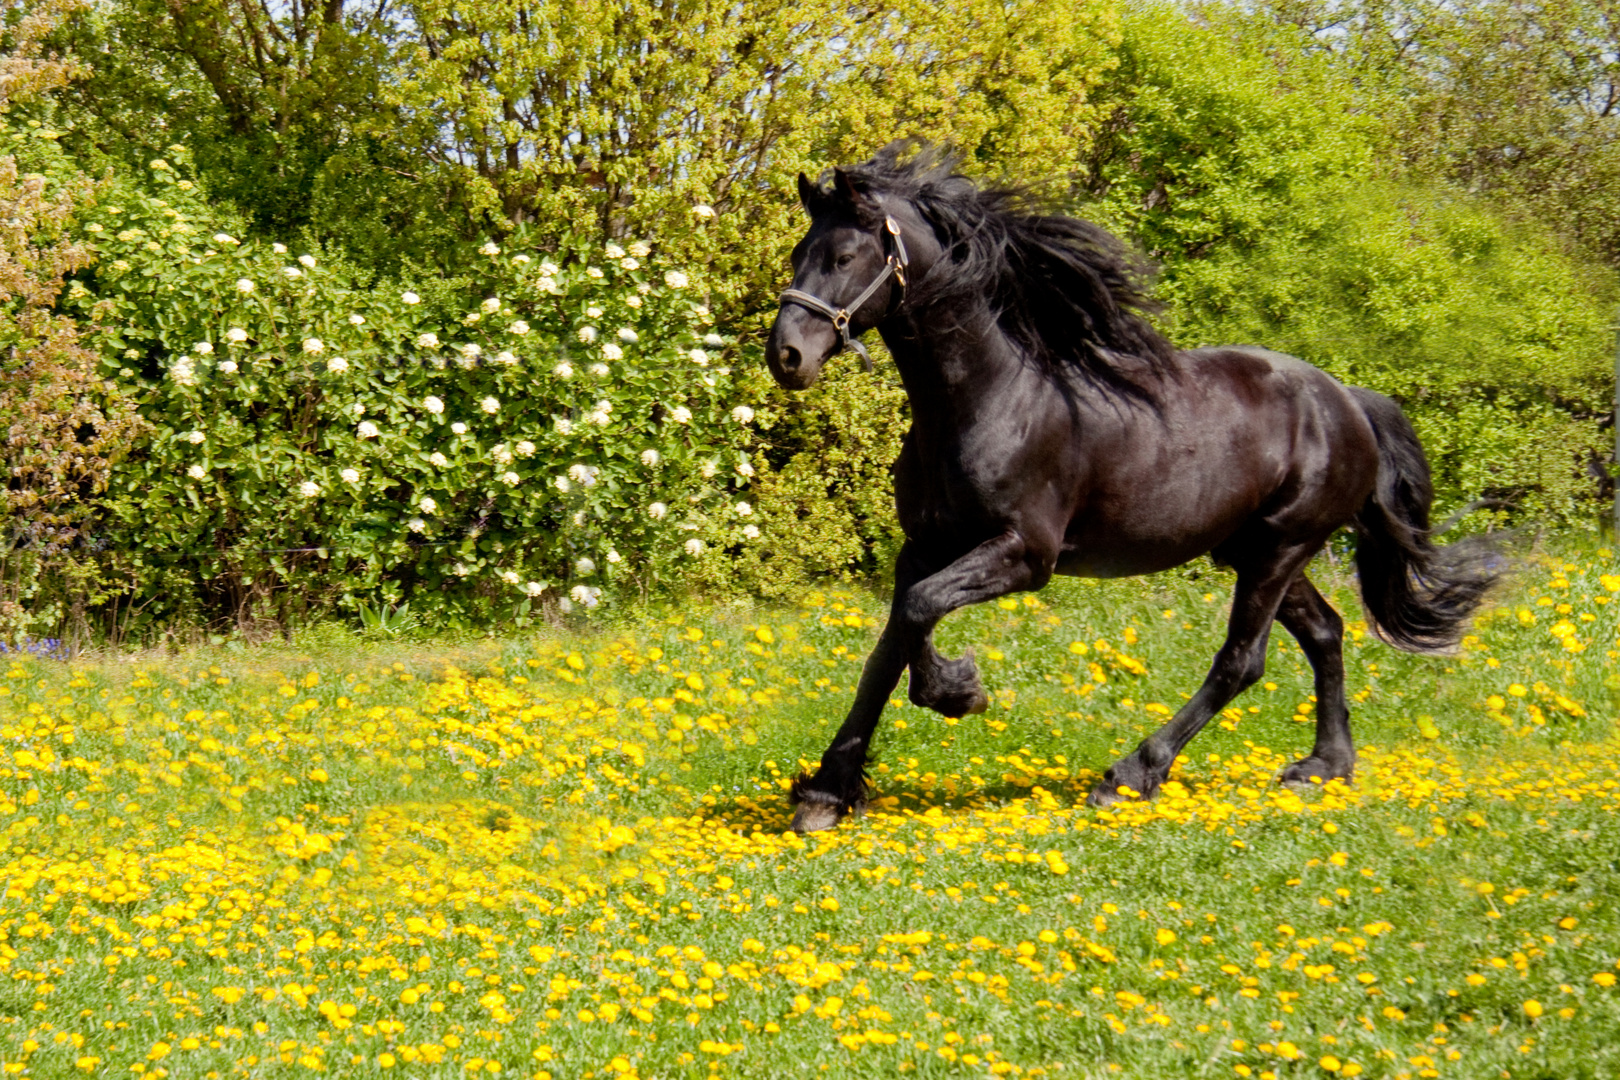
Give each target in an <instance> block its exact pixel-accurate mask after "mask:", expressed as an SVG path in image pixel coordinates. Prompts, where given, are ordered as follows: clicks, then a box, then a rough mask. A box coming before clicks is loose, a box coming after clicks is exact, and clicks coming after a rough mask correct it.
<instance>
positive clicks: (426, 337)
mask: <svg viewBox="0 0 1620 1080" xmlns="http://www.w3.org/2000/svg"><path fill="white" fill-rule="evenodd" d="M416 347H417V348H418V349H437V348H438V347H439V335H438V334H435V333H434V332H433V331H431V330H429V331H427V332H426V333H422V334H417V335H416Z"/></svg>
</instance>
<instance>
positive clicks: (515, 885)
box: [0, 543, 1620, 1080]
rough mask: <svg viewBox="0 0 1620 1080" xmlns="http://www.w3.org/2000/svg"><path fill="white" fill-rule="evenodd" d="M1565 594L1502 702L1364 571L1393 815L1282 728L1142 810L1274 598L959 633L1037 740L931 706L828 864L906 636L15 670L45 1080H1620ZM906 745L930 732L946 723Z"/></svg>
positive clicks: (22, 965)
mask: <svg viewBox="0 0 1620 1080" xmlns="http://www.w3.org/2000/svg"><path fill="white" fill-rule="evenodd" d="M1614 563H1615V560H1614V558H1613V556H1612V553H1611V552H1610V551H1608V550H1606V549H1598V548H1594V547H1591V546H1583V545H1580V544H1576V543H1571V544H1566V545H1565V546H1564V550H1563V554H1562V555H1558V554H1554V555H1546V554H1538V555H1533V556H1527V557H1526V558H1525V559H1524V561H1523V562H1522V563H1521V564H1520V565H1519V568H1518V570H1517V572H1516V574H1515V576H1514V577H1513V579H1512V580H1511V581H1510V582H1509V583H1508V584H1507V585H1506V586H1504V588H1503V590H1502V592H1501V594H1500V595H1499V596H1498V597H1497V598H1496V600H1495V601H1494V603H1493V605H1492V606H1491V607H1490V608H1488V609H1487V611H1486V613H1485V614H1484V615H1483V616H1482V617H1481V618H1480V619H1479V621H1478V623H1477V625H1476V626H1475V627H1474V630H1473V632H1472V633H1471V634H1470V635H1469V636H1468V637H1467V639H1466V640H1465V641H1464V643H1463V647H1462V649H1461V650H1460V651H1459V653H1458V654H1457V655H1454V656H1449V657H1414V656H1408V655H1405V654H1401V653H1397V652H1395V651H1394V650H1392V649H1390V648H1388V647H1386V646H1384V645H1382V644H1380V643H1378V642H1377V641H1376V640H1375V639H1374V638H1373V637H1372V636H1371V635H1369V634H1368V633H1367V630H1366V627H1365V625H1364V624H1363V623H1359V622H1355V621H1353V620H1354V619H1355V617H1356V616H1357V615H1358V613H1359V609H1358V608H1357V607H1356V605H1355V603H1354V601H1353V593H1352V590H1351V585H1350V580H1349V578H1348V576H1347V574H1346V573H1345V572H1344V570H1343V568H1342V567H1340V566H1337V565H1333V564H1329V563H1326V562H1324V563H1321V564H1319V566H1318V568H1317V571H1316V573H1317V576H1318V578H1319V579H1320V580H1321V581H1322V582H1323V585H1324V589H1325V591H1328V592H1329V593H1330V595H1331V596H1332V597H1333V598H1334V599H1335V602H1336V603H1337V604H1338V605H1339V606H1340V608H1341V610H1343V611H1345V613H1346V616H1347V620H1349V630H1348V632H1347V635H1346V650H1347V652H1346V660H1347V668H1348V670H1349V673H1350V676H1349V677H1350V684H1349V685H1350V689H1351V692H1352V695H1353V702H1352V708H1353V710H1354V711H1353V722H1354V724H1355V729H1356V735H1357V742H1358V745H1359V746H1360V748H1361V751H1362V758H1361V763H1360V767H1359V772H1358V775H1357V778H1356V781H1355V783H1354V784H1352V785H1349V786H1346V785H1341V784H1333V785H1329V786H1328V787H1326V788H1313V789H1309V790H1306V791H1303V792H1296V791H1292V790H1288V789H1283V788H1280V787H1278V786H1277V785H1276V784H1275V783H1274V779H1273V778H1274V777H1275V775H1276V773H1277V771H1278V769H1279V768H1280V767H1281V766H1282V765H1283V764H1284V763H1286V762H1287V761H1289V760H1292V759H1293V758H1295V757H1298V756H1300V755H1301V754H1302V753H1303V752H1304V751H1305V750H1307V749H1308V748H1309V745H1310V740H1311V725H1310V721H1311V712H1312V706H1313V703H1312V700H1311V693H1310V691H1311V683H1310V674H1309V670H1308V667H1307V666H1306V664H1305V661H1304V658H1303V656H1302V654H1301V653H1300V651H1299V650H1298V648H1297V647H1295V645H1294V643H1293V642H1292V641H1291V640H1290V639H1288V638H1287V637H1286V635H1284V634H1283V633H1282V632H1281V631H1280V630H1278V631H1277V633H1276V634H1275V635H1274V636H1273V639H1272V645H1271V653H1270V664H1269V668H1268V673H1267V677H1266V681H1265V682H1264V683H1263V685H1260V686H1256V687H1255V688H1253V689H1252V690H1250V691H1249V692H1247V693H1246V694H1244V695H1243V696H1242V697H1240V698H1239V699H1238V700H1237V701H1236V702H1235V703H1234V704H1233V705H1232V706H1231V707H1230V708H1228V709H1227V710H1226V711H1225V712H1224V713H1223V714H1222V715H1221V716H1220V717H1218V718H1217V722H1216V723H1212V724H1211V725H1210V727H1209V729H1208V730H1206V732H1205V733H1204V734H1203V735H1202V736H1201V737H1200V738H1198V739H1197V740H1196V741H1194V742H1193V743H1192V744H1191V746H1190V747H1189V750H1188V754H1187V756H1186V757H1185V758H1183V759H1182V760H1181V762H1180V763H1179V764H1178V767H1177V770H1176V772H1175V773H1174V774H1173V780H1174V782H1172V783H1171V784H1170V785H1168V786H1167V788H1166V789H1165V791H1164V793H1163V794H1162V795H1161V797H1160V798H1159V799H1158V800H1157V801H1155V802H1153V803H1152V804H1146V805H1130V806H1126V807H1123V808H1117V809H1116V810H1115V811H1113V812H1100V811H1093V810H1088V809H1086V808H1085V806H1084V800H1085V794H1086V792H1087V791H1088V790H1089V787H1090V785H1091V784H1092V783H1093V782H1094V781H1095V780H1096V779H1097V778H1098V776H1099V775H1100V773H1101V771H1102V770H1103V769H1104V768H1105V767H1106V766H1107V765H1108V764H1109V763H1110V762H1111V761H1112V760H1113V759H1114V758H1115V757H1116V756H1117V755H1118V754H1120V753H1121V752H1123V751H1125V750H1128V749H1129V748H1130V747H1131V746H1133V745H1134V744H1135V742H1136V741H1137V740H1139V739H1140V738H1141V737H1142V736H1143V735H1144V734H1145V733H1146V732H1147V731H1149V730H1150V729H1151V728H1152V727H1154V726H1155V725H1157V724H1158V723H1159V722H1160V721H1161V720H1162V718H1163V717H1164V716H1166V715H1167V714H1168V713H1169V712H1171V711H1173V709H1174V708H1175V706H1176V705H1178V704H1179V703H1180V701H1182V700H1183V698H1184V696H1185V695H1187V694H1189V693H1191V691H1192V690H1193V689H1194V688H1195V687H1196V685H1197V682H1198V680H1199V679H1200V678H1201V677H1202V675H1203V672H1204V670H1205V668H1206V667H1207V664H1208V662H1209V659H1210V657H1211V656H1212V654H1213V651H1214V649H1215V647H1216V645H1217V644H1218V642H1219V639H1220V634H1221V629H1222V626H1223V624H1224V617H1225V612H1226V604H1227V601H1228V597H1229V594H1230V578H1229V576H1227V575H1225V574H1223V573H1221V572H1219V571H1217V570H1215V569H1213V568H1212V567H1209V566H1207V565H1205V566H1203V567H1201V568H1198V567H1195V568H1193V569H1191V570H1186V571H1183V572H1180V573H1177V574H1171V575H1162V576H1159V577H1156V578H1151V579H1142V580H1129V581H1118V582H1102V583H1099V582H1062V583H1059V584H1057V585H1054V586H1053V587H1052V588H1050V589H1048V590H1047V591H1046V592H1043V593H1041V594H1040V595H1039V596H1038V597H1037V596H1027V597H1021V598H1013V599H1006V600H1003V601H1000V602H999V603H997V604H990V605H985V606H983V607H981V608H979V609H975V610H973V611H969V612H965V613H962V614H960V615H957V616H953V617H952V619H951V620H949V621H948V622H947V624H946V626H945V627H944V628H942V631H941V634H940V640H941V645H942V647H943V648H944V649H945V650H946V651H947V653H953V652H954V651H959V650H961V649H963V648H966V647H969V646H971V647H973V648H974V649H975V650H976V652H977V655H978V658H979V661H980V664H981V667H982V669H983V672H984V677H985V683H986V686H987V687H988V688H990V690H991V691H992V693H993V695H994V697H995V701H994V703H993V705H992V707H991V709H990V711H989V712H987V713H985V714H983V715H981V716H976V717H969V718H966V719H963V720H960V721H954V720H948V719H943V718H940V717H938V716H936V715H934V714H932V713H927V712H924V711H922V710H919V709H916V708H913V707H911V706H909V705H906V704H902V703H901V702H900V701H899V699H898V697H899V696H897V701H896V702H895V704H894V706H893V707H892V708H891V710H890V711H889V713H888V714H887V717H886V720H885V724H884V727H883V728H882V729H881V733H880V735H879V737H878V742H877V746H876V760H875V762H874V765H873V767H872V772H871V776H872V782H873V793H872V800H871V804H870V807H869V809H868V811H867V813H866V814H865V815H864V816H863V817H861V818H859V819H856V820H851V821H847V822H845V823H844V824H843V825H842V826H840V827H839V828H838V829H837V830H835V831H832V832H828V833H823V834H816V835H813V836H810V837H805V838H801V837H797V836H795V835H793V834H792V833H791V832H788V831H786V829H787V824H788V821H789V818H790V813H791V811H790V808H789V806H788V804H787V799H786V791H785V789H786V786H787V783H788V781H789V779H790V778H791V776H792V775H793V774H794V773H795V772H796V771H798V770H799V769H800V768H802V767H804V766H806V765H808V764H811V763H812V762H813V760H814V758H815V757H816V756H818V755H819V753H820V751H821V749H822V748H823V746H824V745H825V743H826V741H827V739H828V737H829V736H830V734H831V732H832V730H833V728H834V727H835V726H836V724H837V722H838V721H839V720H840V719H841V717H842V714H843V710H844V709H845V707H846V706H847V704H848V702H849V699H850V696H851V693H852V688H853V686H854V683H855V680H856V678H857V677H858V674H859V671H860V664H861V662H862V660H863V659H864V657H865V655H866V653H867V651H868V649H869V648H870V647H871V644H872V642H873V640H874V638H875V635H876V632H877V628H878V626H879V625H880V620H881V619H882V617H883V614H884V612H883V609H882V606H881V603H880V601H879V600H877V599H876V598H874V597H873V596H871V595H869V594H865V593H823V594H813V595H810V596H807V597H805V598H804V599H803V601H802V602H801V603H799V604H797V605H793V606H787V607H771V608H765V607H747V606H737V605H716V606H713V607H711V608H704V607H702V606H698V605H690V604H689V605H683V606H672V607H669V608H667V609H657V610H643V611H640V612H637V613H635V614H627V615H620V616H612V615H610V614H607V613H606V609H603V611H602V612H599V613H597V614H596V615H594V616H592V617H591V618H589V619H586V618H583V617H582V618H581V619H580V621H578V622H576V623H573V624H570V625H569V626H567V627H562V626H553V627H550V628H548V629H544V630H541V631H538V632H533V633H530V634H528V635H527V636H524V637H521V638H504V639H498V640H496V639H491V640H487V641H485V640H465V641H462V642H459V643H433V642H401V641H393V640H376V639H373V640H369V641H361V640H359V639H352V638H345V637H344V636H343V635H340V634H335V633H332V634H327V635H326V636H325V637H320V636H318V635H316V636H310V637H306V638H304V639H300V640H298V641H295V643H294V644H293V645H289V646H278V647H258V648H253V649H233V648H228V647H225V648H209V649H206V650H199V651H192V652H187V653H183V654H181V655H178V656H171V657H146V658H135V659H130V658H122V659H120V658H106V659H101V660H95V661H77V662H74V663H70V664H63V663H59V662H53V661H49V660H40V659H31V658H20V659H13V658H5V661H4V666H0V823H3V826H4V829H5V836H6V851H5V853H4V854H3V856H0V859H3V866H0V879H3V885H4V896H3V900H0V1071H3V1073H4V1074H5V1075H21V1076H39V1077H67V1076H71V1075H97V1076H103V1075H104V1076H130V1077H168V1076H173V1077H184V1078H193V1077H206V1078H208V1080H217V1078H222V1077H255V1078H257V1077H282V1076H302V1075H306V1074H310V1073H324V1074H329V1075H335V1076H344V1077H382V1076H412V1077H417V1076H420V1077H450V1076H456V1077H461V1076H477V1075H508V1076H523V1077H535V1078H538V1080H548V1078H553V1077H554V1078H559V1080H560V1078H565V1077H566V1078H581V1080H592V1078H631V1077H643V1078H648V1080H651V1078H653V1077H659V1078H665V1077H707V1076H737V1077H753V1076H761V1077H764V1076H770V1077H779V1076H780V1077H798V1076H805V1077H822V1076H826V1077H844V1076H887V1075H919V1076H984V1075H991V1076H1015V1077H1019V1076H1027V1077H1035V1076H1075V1077H1114V1076H1117V1077H1144V1078H1165V1077H1255V1078H1259V1080H1277V1078H1282V1077H1318V1076H1341V1077H1352V1076H1367V1077H1397V1078H1409V1077H1440V1076H1443V1077H1459V1078H1463V1077H1467V1078H1480V1077H1498V1076H1500V1077H1504V1078H1507V1077H1527V1078H1528V1077H1560V1078H1567V1077H1610V1076H1614V1075H1620V1048H1617V1045H1616V1040H1615V1038H1614V1036H1615V1034H1616V1033H1617V1032H1620V989H1617V988H1616V987H1615V982H1616V977H1617V975H1620V964H1617V960H1620V909H1617V902H1616V895H1617V893H1616V889H1615V884H1616V877H1617V870H1620V861H1617V860H1620V842H1617V841H1616V828H1615V826H1616V814H1617V811H1620V775H1617V770H1616V765H1617V763H1620V742H1617V741H1616V729H1615V715H1616V712H1617V705H1620V676H1617V675H1616V674H1615V672H1616V671H1617V670H1620V667H1617V665H1616V663H1615V661H1616V659H1617V657H1620V653H1617V651H1616V650H1617V649H1620V613H1617V611H1616V609H1617V608H1620V576H1617V575H1616V574H1614V573H1613V572H1612V570H1613V567H1614ZM900 696H903V695H900Z"/></svg>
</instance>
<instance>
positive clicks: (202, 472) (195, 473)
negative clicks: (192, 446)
mask: <svg viewBox="0 0 1620 1080" xmlns="http://www.w3.org/2000/svg"><path fill="white" fill-rule="evenodd" d="M186 475H187V476H189V477H191V478H192V479H193V480H201V479H202V478H203V477H205V476H207V475H208V470H207V469H205V468H203V467H202V466H201V465H193V466H191V467H190V468H189V469H187V470H186Z"/></svg>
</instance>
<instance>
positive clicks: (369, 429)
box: [354, 420, 379, 439]
mask: <svg viewBox="0 0 1620 1080" xmlns="http://www.w3.org/2000/svg"><path fill="white" fill-rule="evenodd" d="M354 433H355V434H356V435H358V436H360V437H361V438H362V439H375V438H376V437H377V435H378V434H379V432H378V431H377V425H376V424H373V423H372V422H371V421H370V420H362V421H360V424H359V426H357V427H356V428H355V429H354Z"/></svg>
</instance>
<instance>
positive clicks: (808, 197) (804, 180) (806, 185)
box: [799, 173, 824, 214]
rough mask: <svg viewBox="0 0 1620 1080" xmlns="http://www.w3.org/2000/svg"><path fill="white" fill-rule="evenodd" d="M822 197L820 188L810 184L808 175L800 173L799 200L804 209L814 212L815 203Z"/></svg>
mask: <svg viewBox="0 0 1620 1080" xmlns="http://www.w3.org/2000/svg"><path fill="white" fill-rule="evenodd" d="M823 198H824V196H823V195H822V193H821V189H820V188H818V187H816V185H814V184H812V183H811V182H810V178H809V177H808V176H806V175H804V173H800V174H799V202H800V203H801V204H803V206H804V208H805V210H806V211H808V212H809V213H812V214H813V213H815V208H816V204H817V203H819V202H821V201H822V200H823Z"/></svg>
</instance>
